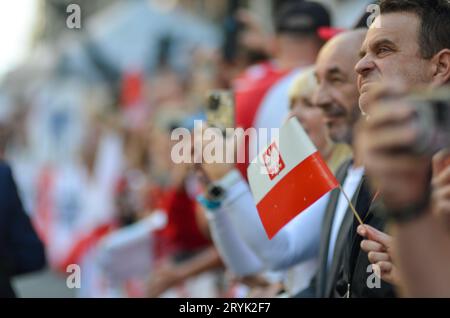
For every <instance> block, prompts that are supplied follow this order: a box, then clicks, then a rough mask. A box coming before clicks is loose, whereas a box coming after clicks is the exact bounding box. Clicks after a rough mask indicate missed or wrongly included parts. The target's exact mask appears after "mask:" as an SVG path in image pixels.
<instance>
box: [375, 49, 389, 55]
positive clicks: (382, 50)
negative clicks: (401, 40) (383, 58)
mask: <svg viewBox="0 0 450 318" xmlns="http://www.w3.org/2000/svg"><path fill="white" fill-rule="evenodd" d="M390 51H391V50H390V49H389V48H387V47H380V48H379V49H378V50H377V55H383V54H386V53H389V52H390Z"/></svg>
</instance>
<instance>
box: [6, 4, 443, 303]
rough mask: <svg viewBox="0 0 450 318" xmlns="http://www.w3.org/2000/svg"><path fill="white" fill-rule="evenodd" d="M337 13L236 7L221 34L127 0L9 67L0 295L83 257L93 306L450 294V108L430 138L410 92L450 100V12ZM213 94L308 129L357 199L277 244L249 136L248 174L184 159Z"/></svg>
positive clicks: (262, 122) (334, 7)
mask: <svg viewBox="0 0 450 318" xmlns="http://www.w3.org/2000/svg"><path fill="white" fill-rule="evenodd" d="M258 2H260V1H258ZM338 2H339V1H336V3H335V2H332V3H331V2H330V3H329V4H328V5H327V4H326V3H325V2H324V1H306V0H305V1H303V0H286V1H267V3H268V5H267V8H270V14H269V16H271V19H270V20H271V21H270V22H269V21H266V18H267V17H265V16H262V15H261V12H255V11H254V10H252V8H255V6H253V7H252V6H251V1H232V0H230V1H227V2H225V5H224V9H225V10H224V12H223V16H222V17H221V19H220V21H219V20H218V21H219V22H218V21H211V20H208V19H206V18H205V17H201V16H197V15H194V14H193V13H192V12H187V11H186V10H185V9H182V8H178V9H177V8H175V9H173V10H172V11H158V10H159V9H157V7H156V5H155V7H153V6H152V5H151V1H134V2H132V4H131V5H130V8H128V9H127V11H121V10H120V9H122V10H124V8H126V5H125V4H124V3H123V2H120V1H119V5H118V6H117V8H115V9H114V10H109V9H108V10H109V11H108V12H107V13H104V14H105V16H102V17H101V19H100V18H99V19H98V21H94V22H93V23H92V24H91V25H90V27H91V29H92V28H94V30H95V31H98V30H96V29H95V26H98V25H100V24H101V22H102V21H103V22H104V21H105V20H108V17H111V14H113V15H112V16H113V17H115V15H114V14H116V15H118V17H119V18H120V19H119V18H118V19H116V20H114V21H115V22H114V23H116V24H115V25H114V27H110V28H109V29H107V30H103V31H104V32H103V33H102V32H93V34H89V35H86V34H83V33H82V32H85V31H77V32H80V33H79V34H78V36H79V38H76V39H75V40H74V41H73V42H70V41H61V43H59V44H58V46H61V47H64V48H65V50H61V49H59V48H58V50H59V51H61V52H59V53H58V54H48V52H49V50H52V49H55V50H56V48H48V47H46V48H43V47H41V48H39V50H36V52H35V54H34V55H33V58H32V59H30V61H28V62H27V63H26V64H24V65H23V66H21V67H19V68H18V69H17V70H14V71H13V72H11V73H10V74H8V75H7V76H6V77H5V80H4V81H3V83H2V85H1V87H0V104H1V105H0V108H1V109H0V158H1V162H2V163H1V165H0V180H1V181H0V189H2V190H0V192H1V193H2V194H1V195H0V201H1V202H0V233H1V234H0V258H1V259H2V260H0V296H9V297H11V296H14V295H15V292H14V291H13V289H12V288H11V285H10V282H9V280H10V278H11V277H13V276H16V275H19V274H21V273H27V272H33V271H36V270H39V269H42V268H45V267H47V268H49V269H50V270H51V271H52V272H53V273H55V275H57V276H59V277H61V279H62V280H64V283H66V278H67V277H68V276H69V275H71V274H72V273H73V272H72V270H68V268H72V269H73V267H71V265H74V264H75V265H77V266H78V268H79V270H80V275H79V276H77V275H75V276H73V277H72V276H71V277H70V279H68V281H69V280H73V279H75V280H77V279H79V280H80V282H79V286H78V287H79V288H76V289H75V291H76V295H77V296H78V297H374V298H375V297H400V296H425V297H430V296H434V297H443V296H444V297H449V296H450V272H449V270H448V268H449V265H450V255H449V254H448V252H449V251H450V249H449V248H448V247H449V245H448V243H450V242H449V241H450V237H449V232H448V214H449V212H450V205H449V204H450V203H449V202H450V201H449V198H450V196H449V193H450V191H449V186H450V182H449V181H450V179H449V171H450V170H449V168H450V166H449V164H448V162H449V160H448V158H449V156H448V151H446V150H445V149H448V144H450V143H449V142H448V141H449V140H450V137H449V136H448V134H449V130H448V126H450V121H448V122H446V121H445V120H446V119H449V120H450V98H447V97H445V98H447V99H446V101H447V102H448V105H444V106H442V105H441V106H440V107H441V108H442V107H443V109H444V110H442V109H441V110H440V111H441V112H442V113H441V114H440V118H441V119H442V122H439V120H436V118H435V119H434V120H433V121H430V122H427V123H425V125H428V126H425V128H424V127H422V126H420V125H421V124H423V122H420V121H419V124H418V123H417V121H416V120H415V119H416V117H417V116H419V117H420V110H417V109H416V108H414V107H411V106H410V104H411V103H412V102H411V101H409V100H408V99H406V98H405V96H409V94H410V92H411V90H413V89H414V90H415V89H416V88H420V89H424V88H425V89H429V88H430V87H431V88H438V87H444V89H443V91H444V93H443V95H445V85H448V83H449V82H450V37H449V34H450V3H449V1H447V0H429V1H425V0H382V1H379V2H378V1H377V2H375V1H373V2H371V1H358V6H355V10H353V9H352V10H350V11H348V10H347V8H348V7H349V5H350V6H351V5H353V4H351V2H352V1H342V2H345V3H342V4H339V3H338ZM352 3H353V2H352ZM371 3H374V4H375V3H376V4H378V7H376V8H375V7H367V5H369V4H371ZM114 5H117V4H114ZM344 7H345V9H346V10H344ZM377 8H378V9H377ZM380 8H381V11H377V10H379V9H380ZM106 11H107V10H105V12H106ZM118 12H127V13H126V14H125V13H123V16H121V14H122V13H120V14H119V13H118ZM336 12H338V13H336ZM355 12H356V13H355ZM346 13H348V17H347V16H345V17H342V16H339V17H336V16H335V15H336V14H344V15H345V14H346ZM108 14H109V15H108ZM337 20H339V21H340V23H339V24H337V23H336V22H335V21H337ZM117 21H119V22H117ZM111 23H112V22H111ZM405 26H408V27H407V28H405ZM143 30H146V32H143ZM123 38H125V39H123ZM65 40H67V39H66V38H65ZM139 55H142V57H143V58H142V59H141V60H140V59H139V58H138V56H139ZM48 56H53V57H55V56H57V58H54V59H52V58H48ZM212 89H228V90H232V91H233V93H234V97H235V115H236V118H235V121H236V126H237V127H242V128H244V129H247V128H251V127H254V128H267V129H271V128H280V127H281V126H282V125H283V123H284V122H285V120H286V119H287V118H292V117H295V118H297V119H298V121H299V122H300V124H301V125H302V127H303V128H304V130H305V132H306V133H307V134H308V136H309V138H310V139H311V141H312V143H313V144H314V145H315V147H316V148H317V150H318V152H319V153H320V155H321V156H322V158H323V159H324V161H325V162H326V163H327V165H328V167H329V168H330V170H331V171H332V172H333V173H334V175H335V176H336V178H337V180H338V181H339V183H340V184H341V188H339V189H335V190H332V191H331V192H329V193H327V194H325V195H324V196H322V197H321V198H320V199H319V200H318V201H316V202H314V203H313V204H312V205H311V206H310V207H308V208H307V209H306V210H305V211H303V212H302V213H300V214H299V215H298V216H297V217H295V218H294V219H293V220H292V221H291V222H290V223H288V224H287V225H286V226H285V227H284V228H283V229H282V230H281V231H280V232H278V233H277V234H276V235H275V236H274V237H273V238H272V239H270V240H269V239H268V237H267V235H266V233H265V231H264V228H263V226H262V224H261V221H260V219H259V215H258V211H257V207H256V205H255V202H254V200H253V197H252V193H251V191H250V189H249V187H248V180H247V179H248V176H247V166H248V163H249V160H251V159H252V158H249V156H248V154H249V151H248V148H249V147H250V145H249V142H244V143H243V144H241V145H240V146H241V147H244V148H245V149H246V154H247V158H246V161H245V162H243V163H239V164H236V165H234V164H229V163H228V164H227V163H213V164H200V165H199V166H194V165H192V164H188V163H186V164H183V163H182V164H176V163H174V162H173V160H172V159H171V151H172V147H173V145H174V144H175V142H176V141H174V140H172V139H171V133H172V132H173V131H174V130H175V129H177V128H186V129H188V130H192V129H193V128H194V122H195V121H196V120H205V113H204V109H205V103H206V98H205V97H206V94H207V92H208V91H210V90H212ZM441 89H442V88H441ZM447 90H448V87H447ZM431 95H432V94H431ZM431 95H430V96H431ZM449 95H450V94H449ZM445 98H444V101H445ZM430 100H432V98H430ZM430 100H428V99H426V100H425V101H422V104H424V105H425V107H435V106H436V105H437V104H438V103H433V102H432V101H430ZM439 103H440V104H445V102H442V100H439ZM436 107H437V106H436ZM446 107H447V108H448V109H446ZM418 113H419V115H418ZM446 116H448V117H446ZM438 117H439V116H438ZM430 125H431V126H430ZM445 127H447V130H445ZM424 131H428V132H429V131H433V132H435V133H434V134H432V136H431V137H430V136H428V135H424ZM442 131H444V132H442ZM439 134H443V136H440V135H439ZM446 134H447V135H446ZM436 136H438V137H442V138H440V139H439V138H437V139H436V138H435V137H436ZM421 138H422V139H421ZM424 138H425V139H424ZM426 138H428V139H426ZM433 138H434V139H433ZM432 161H433V162H432ZM299 182H304V186H305V187H309V186H311V185H310V184H308V183H307V181H303V180H299ZM218 189H219V190H220V191H221V192H220V193H217V190H218ZM347 196H348V197H347ZM282 199H283V198H280V200H282ZM350 202H351V203H350ZM9 214H11V215H13V214H14V216H10V215H9ZM355 214H357V215H358V217H356V216H355ZM359 218H360V219H361V221H362V223H364V225H361V224H360V223H359ZM76 270H77V268H75V271H76ZM374 273H375V274H376V275H375V276H374ZM75 285H77V282H75ZM43 288H45V286H43ZM17 296H20V295H17ZM55 296H58V295H55Z"/></svg>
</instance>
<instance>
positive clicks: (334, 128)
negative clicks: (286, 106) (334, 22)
mask: <svg viewBox="0 0 450 318" xmlns="http://www.w3.org/2000/svg"><path fill="white" fill-rule="evenodd" d="M363 39H364V32H362V31H353V32H352V33H348V34H342V35H339V36H337V37H336V38H334V39H333V40H331V41H330V42H329V43H327V44H326V45H325V46H324V47H323V49H322V50H321V51H320V54H319V57H318V59H317V64H316V77H317V82H318V87H317V89H316V91H315V93H314V96H313V103H314V104H315V105H317V106H318V107H320V108H322V109H323V111H324V112H325V116H326V121H327V124H328V127H329V129H330V135H331V138H332V139H333V140H335V141H338V142H350V141H351V139H352V127H353V125H354V124H355V122H356V121H357V119H358V118H359V115H360V111H359V108H358V97H359V93H358V89H357V85H356V73H355V71H354V67H355V64H356V62H357V61H358V46H360V45H361V44H362V41H363Z"/></svg>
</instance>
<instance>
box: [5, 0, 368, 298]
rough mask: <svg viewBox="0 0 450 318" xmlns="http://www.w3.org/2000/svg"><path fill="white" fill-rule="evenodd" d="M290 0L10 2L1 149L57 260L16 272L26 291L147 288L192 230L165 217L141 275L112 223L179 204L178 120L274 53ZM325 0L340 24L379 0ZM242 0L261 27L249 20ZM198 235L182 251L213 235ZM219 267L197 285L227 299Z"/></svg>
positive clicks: (185, 123) (138, 291)
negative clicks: (115, 244) (119, 262)
mask: <svg viewBox="0 0 450 318" xmlns="http://www.w3.org/2000/svg"><path fill="white" fill-rule="evenodd" d="M286 1H292V0H285V1H282V0H247V1H245V0H242V1H239V0H78V1H75V0H16V1H1V3H0V38H1V39H2V41H1V42H0V46H1V48H0V81H1V82H0V156H1V157H2V158H4V159H5V160H7V161H8V162H9V163H10V164H11V166H12V168H13V172H14V176H15V179H16V182H17V184H18V187H19V190H20V194H21V196H22V200H23V203H24V205H25V208H26V211H27V213H29V215H30V216H31V218H32V220H33V225H34V226H35V228H36V230H37V232H38V234H39V236H40V238H41V239H42V240H43V242H44V244H45V247H46V253H47V258H48V262H49V265H48V268H47V269H46V270H45V271H42V272H39V273H36V274H30V275H26V276H22V277H18V278H16V279H15V281H14V284H15V287H16V289H17V292H18V294H19V296H22V297H76V296H82V297H115V296H117V297H139V296H142V286H141V285H142V284H141V285H140V281H141V279H140V278H142V277H143V276H145V275H148V273H150V271H151V270H150V269H151V268H152V266H156V265H155V264H157V262H158V260H160V259H162V258H164V257H165V255H166V254H167V253H169V252H170V251H173V250H174V249H177V248H179V247H180V244H178V245H177V244H173V242H174V241H176V240H177V239H178V243H179V242H180V241H181V242H182V243H186V239H183V237H182V236H181V238H180V237H179V236H177V239H174V235H175V234H173V233H174V232H176V230H174V229H173V228H171V229H170V230H167V226H166V227H164V226H163V225H161V224H165V223H164V222H166V223H167V220H166V221H164V220H161V219H157V218H153V219H151V222H152V226H154V227H155V228H156V230H155V231H156V233H157V235H155V237H154V240H153V241H152V242H151V243H150V244H152V255H151V257H148V259H152V261H151V262H150V263H149V264H146V263H145V262H146V261H148V260H144V261H142V262H143V263H144V265H145V266H144V265H142V264H141V266H138V265H137V266H136V267H132V266H131V265H130V264H127V265H129V266H131V267H130V268H132V269H133V271H134V274H136V276H133V277H130V275H128V276H127V275H122V274H118V272H120V270H119V269H112V267H113V265H111V264H109V263H108V260H105V259H107V257H106V256H105V257H103V258H102V256H101V255H102V254H101V252H98V250H96V248H97V247H98V245H99V244H101V243H102V244H106V243H104V238H105V236H108V235H111V233H114V231H118V230H119V229H122V228H127V227H130V226H132V225H136V224H137V223H139V221H141V220H143V219H146V218H148V217H149V216H151V215H152V214H155V213H156V212H155V211H163V212H160V213H161V215H164V213H167V209H166V207H167V204H168V203H167V202H172V203H173V201H170V199H169V198H168V197H170V194H171V192H170V191H171V189H173V187H176V186H177V184H178V183H179V179H180V174H183V173H184V172H183V171H180V169H182V168H180V167H175V166H174V164H172V163H171V161H170V159H169V158H170V132H171V130H172V129H173V128H176V127H190V125H191V124H192V122H193V120H194V119H195V118H201V116H202V114H201V110H202V106H203V103H204V96H205V93H206V91H207V90H208V89H212V88H230V87H231V85H232V84H231V83H232V81H233V79H234V78H235V77H236V76H237V75H238V74H239V73H240V72H242V71H243V70H244V69H245V68H246V67H248V66H250V65H252V64H254V63H257V62H259V61H262V60H264V59H267V58H270V53H268V52H264V50H258V49H257V48H260V47H263V46H264V41H265V35H270V34H271V32H272V31H273V30H272V29H273V26H272V23H271V21H272V16H273V13H274V12H275V11H276V9H277V7H278V6H280V5H281V4H282V3H284V2H286ZM317 2H321V3H323V4H324V5H325V6H326V7H327V8H329V9H330V12H331V13H332V17H333V25H334V26H336V27H339V28H350V27H352V26H354V25H355V24H356V23H357V21H358V20H359V19H360V17H361V16H362V15H363V13H364V12H365V8H366V5H367V3H369V2H370V1H363V0H326V1H325V0H322V1H317ZM70 4H77V5H78V6H79V8H80V10H81V15H80V20H79V22H80V23H81V24H80V28H77V27H75V28H70V27H69V25H68V21H69V22H70V21H72V22H73V21H76V20H73V19H76V18H74V17H73V16H72V14H73V12H75V11H73V10H68V8H69V7H68V6H69V5H70ZM242 9H246V10H247V11H246V14H247V16H248V15H249V14H250V15H251V16H252V17H256V18H255V19H256V21H257V26H258V28H253V29H252V28H251V27H248V25H247V26H244V24H243V23H242V21H240V20H239V19H238V18H237V16H238V12H240V10H242ZM247 18H248V17H247ZM194 188H195V186H194ZM178 204H183V203H178ZM184 206H185V205H184ZM161 215H160V216H161ZM169 218H170V217H169ZM163 219H164V218H163ZM158 222H159V223H158ZM169 223H170V222H169ZM179 223H185V220H181V221H180V222H179ZM188 223H189V222H188ZM184 226H186V225H185V224H184ZM174 227H175V228H176V226H174ZM134 232H138V230H136V228H134ZM134 232H133V233H134ZM195 235H197V236H199V235H200V234H198V233H197V234H195ZM175 236H176V235H175ZM189 237H190V238H192V235H190V236H189ZM111 244H112V243H111ZM186 244H187V243H186ZM189 244H190V245H189ZM189 244H187V245H189V246H184V247H183V248H184V249H187V250H189V249H191V250H197V249H200V248H203V247H204V246H206V245H207V244H209V243H208V241H207V239H206V238H205V239H203V238H199V239H197V240H196V241H195V242H191V243H189ZM175 245H177V246H176V247H174V246H175ZM105 249H107V248H106V247H105ZM99 255H100V256H99ZM144 258H145V257H144ZM123 262H125V263H127V260H126V259H124V260H123ZM72 263H75V264H80V266H81V268H82V276H81V280H82V288H80V289H70V288H68V287H67V286H66V279H67V275H68V273H67V272H66V268H67V265H68V264H72ZM142 267H145V268H148V269H149V270H148V273H145V272H144V273H139V268H142ZM106 269H108V270H106ZM128 270H130V269H128ZM111 272H114V275H112V274H111ZM111 275H112V276H114V277H111ZM121 275H122V276H121ZM139 275H140V276H139ZM119 276H120V277H121V278H120V279H118V278H117V277H119ZM125 276H126V278H123V277H125ZM211 277H212V278H211ZM211 277H209V278H208V277H205V279H203V280H201V281H198V282H196V284H197V285H196V286H197V287H196V288H197V289H199V290H202V291H205V294H203V295H207V296H211V295H217V296H219V295H222V296H223V295H224V292H223V290H224V287H223V286H221V285H220V283H218V281H220V279H219V278H220V277H221V274H220V273H215V274H214V275H213V276H211ZM218 277H219V278H218ZM119 281H120V283H119ZM198 286H200V287H198ZM194 294H195V292H194ZM178 295H180V294H178ZM183 295H186V294H183ZM191 295H192V294H191ZM195 295H200V296H202V294H201V293H200V294H198V293H197V294H195ZM175 296H177V295H175Z"/></svg>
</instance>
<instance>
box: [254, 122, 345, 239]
mask: <svg viewBox="0 0 450 318" xmlns="http://www.w3.org/2000/svg"><path fill="white" fill-rule="evenodd" d="M248 178H249V184H250V188H251V190H252V193H253V197H254V199H255V202H256V207H257V209H258V213H259V216H260V218H261V221H262V224H263V226H264V228H265V230H266V232H267V235H268V236H269V238H270V239H271V238H272V237H273V236H275V234H276V233H277V232H278V231H279V230H280V229H281V228H282V227H283V226H285V225H286V224H287V223H288V222H289V221H291V220H292V219H293V218H294V217H296V216H297V215H298V214H300V213H301V212H303V211H304V210H305V209H306V208H308V207H309V206H310V205H312V204H313V203H314V202H316V201H317V200H318V199H320V198H321V197H322V196H323V195H325V194H326V193H328V192H329V191H331V190H333V189H334V188H336V187H338V186H339V183H338V181H337V180H336V178H335V177H334V175H333V173H332V172H331V171H330V169H329V168H328V166H327V164H326V163H325V162H324V161H323V159H322V157H321V156H320V154H319V152H318V151H317V149H316V147H315V146H314V144H313V143H312V141H311V140H310V139H309V137H308V135H307V134H306V132H305V131H304V130H303V128H302V126H301V125H300V123H299V122H298V120H297V119H296V118H295V117H294V118H291V119H289V120H288V121H287V122H286V123H285V124H284V125H283V126H282V127H281V129H280V133H279V138H277V139H275V140H274V141H272V143H271V144H270V145H269V146H268V147H267V148H266V149H265V150H264V151H262V152H261V153H260V154H259V155H258V157H257V158H256V159H254V160H253V161H252V163H251V164H250V165H249V167H248Z"/></svg>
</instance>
